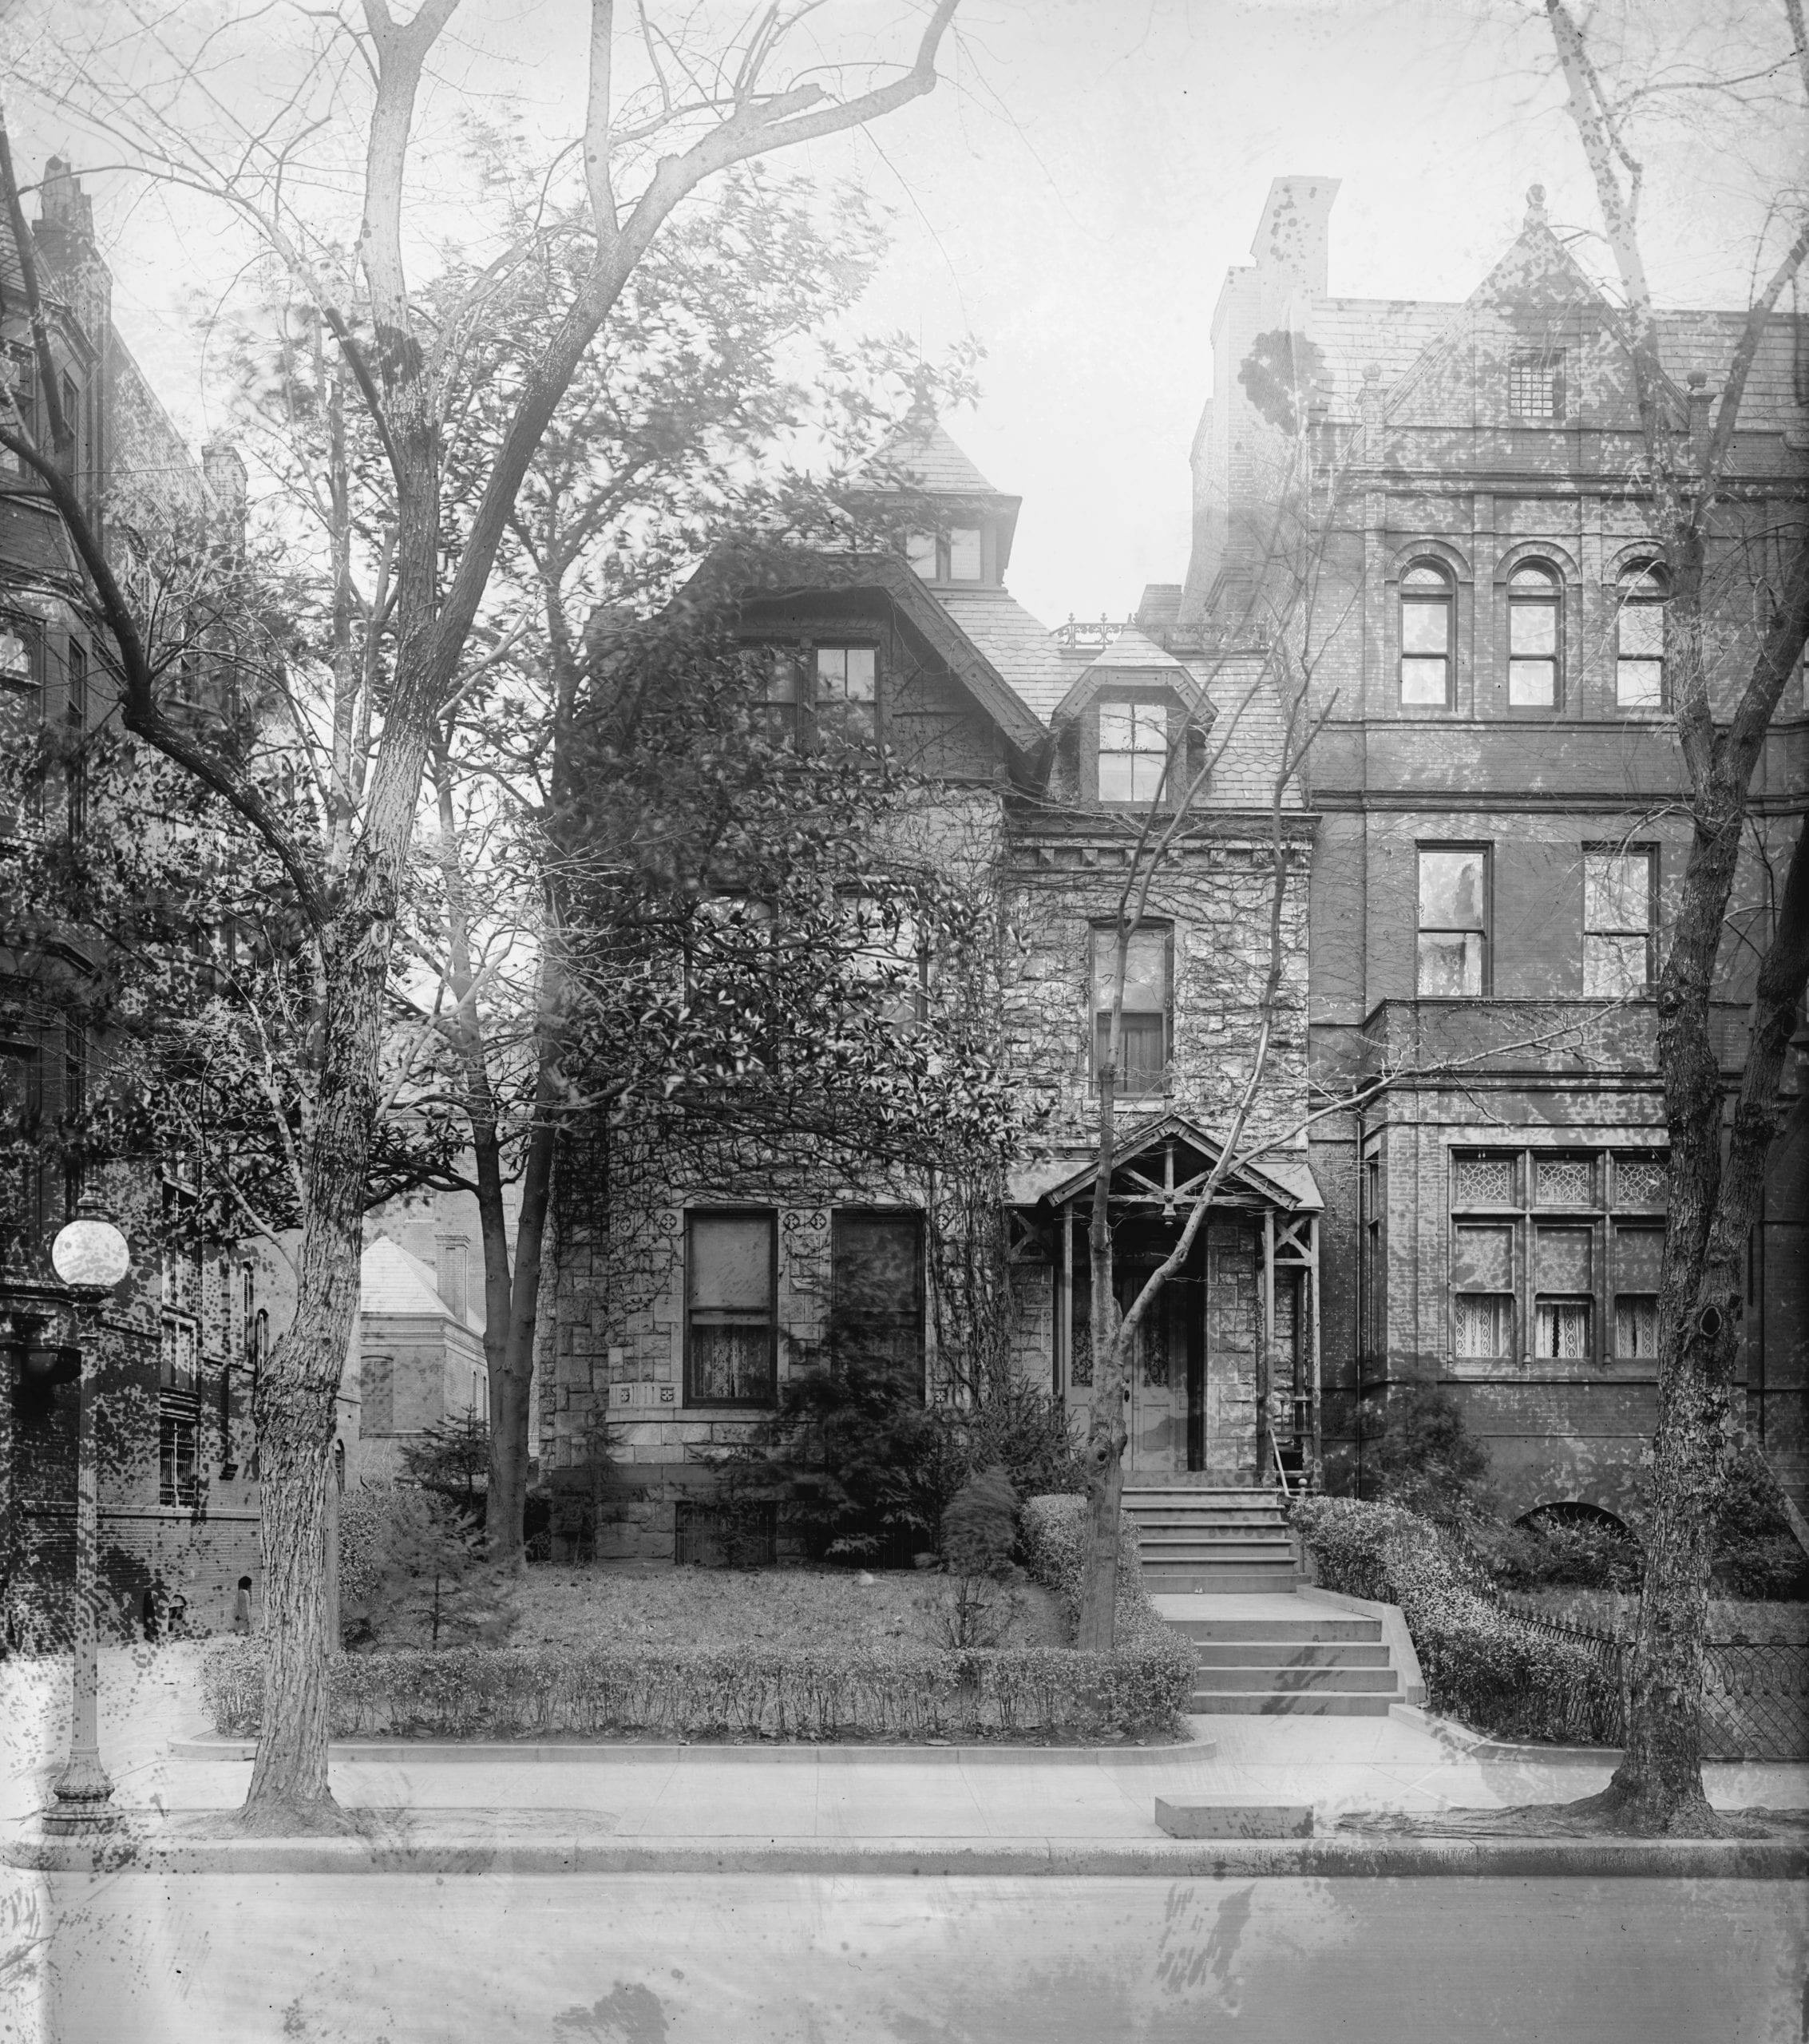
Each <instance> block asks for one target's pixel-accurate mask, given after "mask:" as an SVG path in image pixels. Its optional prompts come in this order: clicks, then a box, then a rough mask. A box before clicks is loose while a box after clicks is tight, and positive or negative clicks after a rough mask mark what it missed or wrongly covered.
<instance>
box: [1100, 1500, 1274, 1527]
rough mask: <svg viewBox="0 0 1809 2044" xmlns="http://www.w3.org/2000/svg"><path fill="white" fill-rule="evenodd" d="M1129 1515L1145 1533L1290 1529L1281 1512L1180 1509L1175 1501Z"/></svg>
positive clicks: (1129, 1513)
mask: <svg viewBox="0 0 1809 2044" xmlns="http://www.w3.org/2000/svg"><path fill="white" fill-rule="evenodd" d="M1126 1517H1128V1519H1130V1521H1132V1523H1134V1525H1137V1527H1138V1531H1145V1533H1146V1531H1155V1529H1157V1527H1214V1529H1216V1527H1261V1529H1263V1531H1272V1533H1286V1531H1288V1521H1286V1519H1284V1517H1281V1515H1280V1512H1257V1511H1249V1512H1188V1511H1178V1508H1175V1507H1171V1504H1157V1507H1151V1508H1149V1511H1130V1512H1128V1515H1126Z"/></svg>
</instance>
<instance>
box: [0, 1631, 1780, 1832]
mask: <svg viewBox="0 0 1809 2044" xmlns="http://www.w3.org/2000/svg"><path fill="white" fill-rule="evenodd" d="M199 1655H200V1649H199V1648H198V1647H195V1646H171V1647H164V1648H160V1649H157V1650H154V1651H153V1650H147V1649H140V1650H135V1651H132V1652H127V1651H125V1650H113V1651H111V1652H109V1653H108V1654H105V1656H104V1657H103V1666H102V1709H101V1746H102V1752H103V1756H104V1757H105V1761H106V1763H107V1765H108V1767H109V1770H110V1771H111V1772H112V1773H113V1779H114V1783H115V1800H116V1803H117V1805H118V1806H119V1807H120V1808H122V1809H130V1808H141V1809H144V1808H160V1809H162V1810H164V1811H168V1812H176V1811H184V1810H190V1811H196V1810H209V1809H229V1808H234V1807H236V1805H237V1804H238V1803H239V1801H240V1800H242V1799H243V1795H244V1792H245V1789H246V1785H247V1781H248V1780H249V1774H250V1770H249V1766H248V1764H247V1762H246V1761H243V1760H224V1761H211V1760H199V1759H185V1758H177V1757H173V1756H172V1748H173V1747H176V1746H181V1745H191V1742H192V1741H195V1740H196V1739H197V1738H198V1737H203V1736H204V1735H205V1733H206V1731H207V1726H206V1721H205V1718H204V1713H203V1710H202V1707H201V1701H200V1687H199V1681H198V1675H199V1667H198V1662H199ZM67 1682H68V1670H67V1664H66V1663H55V1662H37V1663H19V1662H12V1663H7V1664H4V1665H0V1724H3V1725H5V1727H6V1731H5V1734H4V1736H5V1738H6V1747H7V1750H6V1781H5V1784H4V1786H3V1789H0V1827H3V1828H4V1829H5V1830H6V1831H8V1832H16V1830H17V1829H18V1827H19V1826H21V1825H22V1824H25V1823H26V1822H28V1821H29V1820H30V1817H31V1816H32V1815H33V1813H34V1812H36V1811H38V1810H40V1809H42V1808H43V1807H44V1806H45V1804H46V1802H47V1801H48V1800H49V1784H50V1781H51V1780H52V1779H53V1776H54V1773H55V1771H56V1766H57V1760H58V1757H59V1756H60V1753H61V1743H62V1740H63V1738H64V1737H65V1726H66V1722H67V1720H66V1716H65V1711H66V1692H67ZM1188 1722H1189V1725H1190V1729H1191V1730H1192V1732H1193V1736H1194V1737H1195V1739H1196V1741H1199V1742H1200V1750H1199V1751H1198V1753H1197V1754H1193V1755H1190V1754H1189V1753H1186V1750H1185V1749H1182V1750H1179V1751H1177V1752H1175V1753H1172V1754H1168V1753H1165V1754H1163V1755H1162V1756H1161V1757H1156V1756H1155V1755H1154V1754H1152V1753H1149V1752H1147V1751H1142V1752H1126V1753H1124V1754H1123V1755H1122V1756H1108V1757H1105V1758H1104V1759H1103V1760H1102V1761H1101V1763H1100V1764H1099V1765H1075V1764H1073V1762H1072V1761H1071V1760H1063V1761H1058V1760H1047V1761H1046V1760H1039V1759H1035V1758H1032V1757H1028V1756H1023V1755H1019V1754H1012V1755H1011V1756H1010V1757H1006V1756H1004V1755H1003V1754H1001V1753H998V1752H997V1751H996V1750H994V1749H984V1751H983V1752H982V1753H980V1754H978V1755H976V1756H974V1757H972V1758H969V1757H967V1756H965V1755H963V1754H960V1753H942V1752H939V1753H937V1754H936V1758H935V1761H934V1762H933V1763H932V1762H930V1761H928V1760H927V1759H925V1758H905V1757H893V1755H892V1754H891V1753H889V1752H887V1751H886V1750H885V1749H873V1748H866V1749H857V1753H858V1761H857V1764H851V1763H853V1761H855V1755H853V1754H851V1753H849V1751H848V1750H846V1749H833V1748H832V1749H824V1750H821V1751H818V1750H816V1749H808V1748H805V1749H799V1748H774V1747H757V1748H750V1749H747V1752H746V1756H745V1757H742V1755H741V1754H740V1753H738V1752H737V1751H736V1750H734V1749H729V1750H726V1751H725V1750H724V1749H720V1748H715V1749H712V1748H703V1747H691V1748H687V1749H674V1748H670V1747H667V1748H643V1747H635V1746H631V1745H623V1746H618V1747H612V1748H609V1749H596V1748H590V1749H586V1752H585V1757H584V1759H583V1760H582V1761H580V1759H579V1757H577V1756H576V1755H574V1756H573V1757H572V1760H571V1761H568V1762H564V1763H562V1762H561V1761H560V1760H552V1761H542V1762H536V1761H531V1760H528V1759H524V1758H517V1757H502V1758H498V1757H491V1756H485V1757H481V1758H478V1757H473V1758H463V1757H461V1758H457V1759H442V1758H437V1757H436V1758H433V1759H428V1760H423V1759H418V1758H416V1757H414V1756H412V1755H409V1754H407V1753H406V1749H402V1754H401V1755H400V1756H398V1757H394V1758H390V1757H385V1758H382V1759H367V1760H366V1759H361V1760H344V1759H342V1760H336V1761H334V1764H333V1769H332V1779H333V1787H334V1793H335V1794H336V1795H337V1796H338V1798H339V1800H341V1801H342V1803H344V1804H347V1805H349V1806H351V1807H354V1808H369V1809H372V1810H391V1811H394V1810H398V1809H407V1810H411V1811H414V1812H418V1813H420V1814H421V1815H422V1816H425V1815H426V1813H427V1812H447V1813H448V1814H449V1815H450V1813H452V1812H461V1811H463V1812H478V1811H488V1812H503V1811H518V1812H522V1813H523V1814H524V1816H526V1815H527V1814H528V1813H529V1812H537V1813H543V1820H544V1819H545V1818H551V1817H552V1816H554V1815H555V1814H556V1815H557V1816H560V1817H562V1818H564V1819H568V1820H573V1821H574V1828H576V1829H579V1830H582V1831H584V1832H596V1833H602V1834H605V1835H608V1836H612V1837H616V1838H619V1839H622V1840H645V1841H648V1842H651V1841H654V1840H660V1839H671V1840H679V1839H685V1840H692V1841H695V1840H698V1839H699V1838H706V1837H715V1838H720V1839H722V1840H754V1839H758V1840H835V1839H848V1840H880V1839H887V1838H899V1837H908V1838H914V1839H924V1838H936V1839H943V1840H973V1841H976V1842H977V1841H993V1842H998V1841H1003V1840H1013V1841H1019V1842H1023V1843H1031V1842H1037V1843H1046V1844H1059V1843H1078V1842H1081V1841H1101V1842H1103V1841H1106V1840H1125V1841H1131V1840H1151V1839H1155V1838H1158V1837H1159V1836H1161V1833H1160V1832H1158V1829H1157V1827H1156V1824H1155V1820H1154V1799H1155V1797H1156V1796H1159V1795H1205V1794H1236V1795H1239V1796H1249V1798H1250V1799H1251V1800H1263V1801H1273V1802H1294V1803H1311V1804H1312V1806H1313V1808H1314V1812H1315V1817H1316V1824H1317V1828H1319V1829H1320V1831H1321V1832H1324V1830H1326V1829H1327V1828H1329V1827H1330V1826H1331V1825H1332V1824H1335V1823H1336V1820H1337V1819H1338V1817H1339V1816H1342V1815H1343V1814H1344V1812H1347V1811H1352V1810H1368V1811H1383V1810H1396V1811H1429V1810H1439V1809H1448V1808H1500V1807H1505V1806H1506V1805H1509V1804H1516V1803H1531V1802H1562V1801H1568V1800H1572V1799H1573V1798H1575V1797H1577V1796H1586V1795H1589V1794H1591V1793H1592V1792H1593V1791H1595V1790H1596V1789H1600V1788H1601V1787H1603V1786H1604V1785H1605V1784H1606V1782H1607V1780H1608V1777H1609V1773H1610V1770H1611V1764H1612V1756H1609V1755H1606V1754H1602V1753H1589V1752H1581V1751H1577V1752H1565V1751H1562V1750H1559V1749H1550V1748H1542V1747H1524V1746H1523V1747H1508V1746H1502V1745H1497V1744H1495V1743H1494V1742H1493V1741H1488V1740H1483V1739H1479V1738H1478V1737H1477V1736H1476V1735H1475V1733H1471V1732H1468V1731H1467V1730H1464V1729H1463V1728H1461V1727H1459V1726H1457V1725H1452V1724H1450V1723H1448V1722H1446V1721H1442V1720H1440V1719H1438V1718H1435V1717H1429V1716H1427V1714H1426V1713H1423V1712H1419V1711H1415V1710H1409V1709H1406V1708H1404V1707H1397V1708H1396V1709H1395V1710H1394V1711H1393V1712H1392V1713H1391V1714H1390V1715H1389V1716H1388V1717H1352V1718H1336V1717H1196V1718H1192V1719H1190V1720H1189V1721H1188ZM1207 1742H1209V1744H1210V1750H1209V1751H1208V1750H1206V1745H1207ZM493 1750H494V1749H492V1752H493ZM541 1750H542V1751H543V1752H544V1750H545V1749H541ZM441 1751H442V1752H443V1751H444V1749H441ZM1704 1776H1705V1779H1706V1781H1707V1784H1708V1792H1709V1795H1710V1797H1711V1799H1712V1800H1713V1801H1714V1802H1715V1803H1716V1804H1717V1805H1718V1806H1720V1807H1721V1808H1755V1807H1763V1808H1772V1809H1781V1808H1803V1807H1804V1806H1809V1765H1796V1764H1790V1765H1778V1764H1768V1763H1767V1764H1752V1765H1724V1766H1712V1767H1709V1768H1708V1769H1704Z"/></svg>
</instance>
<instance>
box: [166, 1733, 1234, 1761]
mask: <svg viewBox="0 0 1809 2044" xmlns="http://www.w3.org/2000/svg"><path fill="white" fill-rule="evenodd" d="M1217 1750H1218V1742H1217V1740H1215V1739H1190V1740H1189V1741H1186V1743H1185V1744H1182V1743H1177V1744H1175V1745H1166V1746H1130V1745H1126V1746H1007V1745H997V1746H991V1745H988V1746H952V1745H951V1746H882V1745H871V1746H838V1745H820V1746H817V1745H769V1744H766V1743H765V1742H762V1744H760V1745H745V1746H729V1745H695V1746H691V1745H685V1746H679V1745H636V1744H635V1742H634V1741H632V1740H628V1739H619V1740H611V1741H594V1742H591V1743H588V1744H587V1743H585V1742H583V1741H577V1740H574V1741H572V1742H571V1743H569V1744H561V1743H558V1742H548V1743H547V1744H544V1745H532V1744H529V1743H528V1741H520V1742H517V1741H513V1740H506V1741H505V1740H494V1741H487V1742H486V1741H480V1740H476V1739H461V1740H438V1741H436V1740H431V1739H347V1740H344V1741H341V1740H337V1739H336V1740H334V1741H333V1743H332V1744H331V1745H330V1746H329V1747H328V1748H327V1761H328V1762H329V1764H331V1763H332V1762H334V1761H339V1762H342V1763H343V1762H346V1761H389V1762H390V1763H391V1764H393V1765H398V1766H399V1765H404V1764H406V1762H408V1761H416V1762H418V1763H422V1764H425V1763H426V1762H429V1761H431V1762H433V1764H435V1765H439V1764H441V1763H443V1762H445V1761H481V1762H483V1763H485V1764H486V1765H495V1764H496V1763H497V1762H498V1761H530V1762H535V1763H540V1764H544V1763H548V1762H551V1763H552V1764H553V1765H564V1766H568V1767H570V1766H575V1765H576V1766H590V1765H596V1764H598V1763H600V1762H609V1761H632V1762H635V1763H638V1764H639V1765H643V1766H645V1765H652V1764H655V1763H659V1764H663V1765H669V1764H671V1763H673V1762H682V1763H683V1764H685V1765H688V1766H709V1765H728V1766H731V1767H738V1766H781V1767H786V1766H790V1767H799V1766H803V1767H919V1766H928V1767H1167V1766H1173V1765H1175V1764H1176V1763H1181V1764H1182V1765H1187V1764H1190V1763H1192V1762H1193V1761H1209V1760H1211V1759H1212V1758H1213V1756H1214V1754H1215V1753H1217ZM256 1751H257V1741H255V1739H229V1738H221V1737H217V1736H215V1737H202V1738H199V1739H175V1740H172V1741H171V1742H170V1746H169V1754H170V1757H171V1759H172V1760H205V1761H246V1760H250V1759H251V1757H253V1756H254V1755H255V1753H256Z"/></svg>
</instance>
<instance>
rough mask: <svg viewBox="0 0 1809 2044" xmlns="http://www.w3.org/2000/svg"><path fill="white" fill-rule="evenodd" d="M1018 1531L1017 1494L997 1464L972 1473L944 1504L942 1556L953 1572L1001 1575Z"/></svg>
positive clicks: (1008, 1565) (957, 1573) (1006, 1566)
mask: <svg viewBox="0 0 1809 2044" xmlns="http://www.w3.org/2000/svg"><path fill="white" fill-rule="evenodd" d="M1017 1533H1018V1494H1017V1492H1016V1491H1014V1490H1013V1489H1012V1488H1011V1478H1010V1477H1009V1476H1007V1475H1006V1473H1005V1472H1004V1470H1003V1468H1001V1467H1000V1465H998V1464H994V1466H993V1467H992V1468H990V1469H982V1470H981V1471H980V1472H979V1473H978V1474H977V1475H976V1476H970V1477H969V1478H968V1480H967V1481H966V1482H965V1483H964V1484H963V1485H962V1486H961V1487H960V1490H958V1491H956V1493H955V1495H954V1496H953V1497H952V1498H951V1499H949V1500H948V1504H947V1505H946V1507H944V1510H943V1514H942V1558H943V1559H944V1561H945V1562H946V1563H948V1568H949V1571H950V1573H951V1574H952V1575H990V1576H1002V1575H1004V1574H1005V1573H1006V1571H1007V1570H1008V1569H1009V1568H1010V1567H1011V1549H1012V1547H1014V1546H1015V1543H1016V1541H1017Z"/></svg>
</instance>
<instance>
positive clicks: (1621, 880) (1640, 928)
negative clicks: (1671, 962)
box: [1583, 848, 1658, 1000]
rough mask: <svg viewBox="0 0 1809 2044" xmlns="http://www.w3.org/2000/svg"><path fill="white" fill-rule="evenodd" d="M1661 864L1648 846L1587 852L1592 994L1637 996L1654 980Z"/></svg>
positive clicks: (1586, 966) (1586, 929)
mask: <svg viewBox="0 0 1809 2044" xmlns="http://www.w3.org/2000/svg"><path fill="white" fill-rule="evenodd" d="M1657 866H1658V858H1657V853H1656V852H1654V851H1653V850H1650V849H1649V848H1642V849H1641V850H1634V851H1619V850H1617V851H1599V852H1587V851H1586V852H1585V853H1584V854H1583V992H1585V994H1586V995H1589V996H1591V997H1592V998H1594V999H1597V1000H1637V998H1638V997H1639V996H1641V995H1642V994H1644V993H1645V992H1646V990H1647V989H1648V988H1649V987H1650V985H1651V984H1652V981H1653V966H1654V960H1653V895H1654V893H1656V891H1657V889H1656V881H1657Z"/></svg>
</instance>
